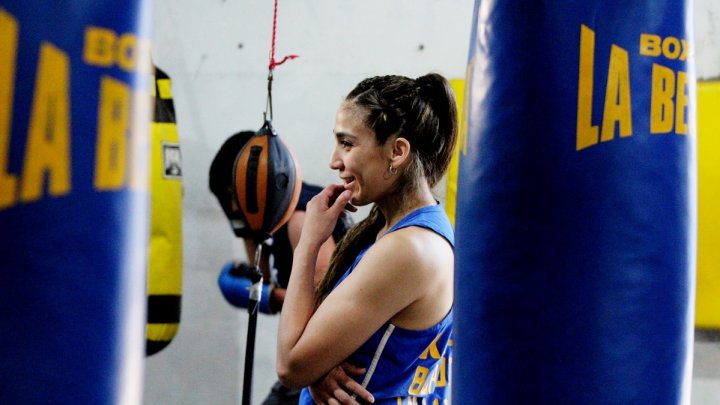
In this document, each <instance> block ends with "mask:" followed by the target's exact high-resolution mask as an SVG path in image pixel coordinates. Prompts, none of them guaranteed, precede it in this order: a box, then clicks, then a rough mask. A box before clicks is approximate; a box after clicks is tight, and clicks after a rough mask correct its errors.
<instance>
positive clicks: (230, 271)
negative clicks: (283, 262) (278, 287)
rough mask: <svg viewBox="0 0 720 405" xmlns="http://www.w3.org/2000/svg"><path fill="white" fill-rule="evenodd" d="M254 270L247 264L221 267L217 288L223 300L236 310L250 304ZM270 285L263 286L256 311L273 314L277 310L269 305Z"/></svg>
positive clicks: (231, 262)
mask: <svg viewBox="0 0 720 405" xmlns="http://www.w3.org/2000/svg"><path fill="white" fill-rule="evenodd" d="M253 272H254V269H253V268H252V267H251V266H250V265H249V264H247V263H239V264H238V263H236V262H233V261H230V262H228V263H226V264H225V266H223V268H222V270H221V271H220V276H219V277H218V286H219V287H220V291H221V292H222V295H223V297H225V300H226V301H227V302H228V303H229V304H230V305H232V306H234V307H237V308H247V307H248V305H249V303H250V287H251V286H252V285H253V282H252V279H251V277H250V276H251V274H252V273H253ZM272 290H273V285H272V284H263V285H262V292H261V295H260V302H259V303H258V309H259V310H260V312H262V313H265V314H274V313H276V312H277V310H276V309H275V308H274V306H273V305H271V304H270V296H271V293H272Z"/></svg>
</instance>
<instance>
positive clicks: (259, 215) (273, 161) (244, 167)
mask: <svg viewBox="0 0 720 405" xmlns="http://www.w3.org/2000/svg"><path fill="white" fill-rule="evenodd" d="M233 185H234V195H235V198H236V199H237V203H238V206H239V208H240V211H241V213H242V216H243V218H242V220H243V221H244V222H245V225H246V227H247V229H248V230H249V234H250V235H251V237H252V239H253V240H255V241H256V242H261V241H263V240H265V239H268V238H270V237H271V236H272V235H273V234H274V233H275V231H277V230H278V229H279V228H280V227H281V226H283V225H284V224H285V223H286V222H287V221H288V220H289V219H290V216H291V215H292V213H293V211H294V210H295V206H296V205H297V203H298V200H299V198H300V189H301V188H302V185H301V177H300V167H299V166H298V164H297V161H296V160H295V156H294V155H293V154H292V152H291V151H290V149H288V147H287V146H286V145H285V143H283V141H282V140H281V139H280V137H279V136H278V135H277V134H276V133H275V130H274V129H273V127H272V125H271V124H270V121H265V124H264V125H263V126H262V128H260V130H258V131H257V133H256V134H255V135H254V136H253V137H252V138H250V140H249V141H248V142H247V143H246V144H245V146H243V148H242V150H241V151H240V153H239V154H238V157H237V158H236V159H235V166H234V170H233Z"/></svg>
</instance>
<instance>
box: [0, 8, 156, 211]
mask: <svg viewBox="0 0 720 405" xmlns="http://www.w3.org/2000/svg"><path fill="white" fill-rule="evenodd" d="M20 28H21V27H20V25H19V24H18V21H17V19H16V18H15V17H14V16H13V15H11V14H10V13H8V12H7V11H6V10H4V9H2V8H0V106H1V108H0V210H3V209H6V208H9V207H12V206H14V205H16V204H18V203H29V202H33V201H37V200H40V199H42V198H44V197H46V196H50V197H61V196H64V195H67V194H69V193H71V192H72V188H73V184H72V170H71V167H72V153H71V152H72V143H71V141H72V136H71V135H72V125H71V124H72V123H71V119H70V117H71V108H72V103H71V100H70V88H71V83H70V77H71V71H72V66H71V64H70V57H69V56H68V54H67V53H66V52H65V51H63V50H62V49H60V48H58V47H57V46H55V45H53V44H52V43H50V42H49V41H42V42H41V44H40V48H39V50H38V62H37V72H36V75H35V84H34V90H33V93H32V97H33V99H32V107H31V111H30V118H29V120H28V122H29V124H28V131H27V138H26V141H25V149H24V150H23V151H22V152H23V160H22V169H21V170H22V171H21V172H20V173H12V172H11V171H10V167H9V166H10V152H11V150H10V149H11V142H10V141H11V134H12V113H13V106H14V94H15V91H16V88H15V84H16V80H15V74H16V70H17V67H16V62H17V53H18V52H17V49H18V37H19V33H20ZM108 32H109V33H112V31H109V30H102V29H99V28H98V27H88V28H87V29H86V43H85V46H86V48H88V47H90V50H88V49H85V51H84V55H83V56H84V60H85V62H86V63H88V64H92V65H95V66H97V67H103V66H104V65H107V64H108V62H107V61H106V59H107V57H106V56H103V55H105V54H104V53H103V52H104V51H102V49H105V48H102V47H101V46H99V45H98V44H99V43H104V44H107V43H108V42H107V38H109V37H111V39H112V41H111V42H110V43H111V44H115V45H114V46H113V47H111V48H110V49H114V50H115V51H114V52H115V53H113V54H112V58H111V60H112V63H114V64H116V65H117V66H118V67H120V68H122V69H124V70H128V71H129V70H132V69H135V68H136V66H137V67H139V66H140V64H138V63H137V52H138V51H137V48H138V41H137V38H136V37H135V36H134V35H132V34H124V35H116V34H114V33H112V35H110V36H108ZM93 38H95V40H93ZM98 38H100V39H98ZM103 38H104V39H103ZM103 58H105V59H103ZM101 62H102V63H101ZM79 80H82V79H79ZM98 92H99V97H98V98H99V102H98V112H97V122H98V124H97V143H96V151H95V155H96V156H95V173H94V186H95V189H96V190H98V191H112V190H118V189H120V188H123V187H126V186H129V187H130V188H132V189H135V190H140V189H145V188H146V187H147V185H146V184H144V183H143V181H144V180H143V179H144V173H145V170H146V165H145V166H143V165H142V164H136V163H142V161H143V158H145V157H144V156H130V155H131V153H130V152H131V151H139V150H140V149H138V145H143V142H145V141H147V139H140V138H141V137H140V135H144V132H143V131H142V130H141V128H135V127H134V126H133V125H131V122H130V118H131V117H132V116H133V114H132V111H135V112H136V113H137V114H136V115H138V116H142V115H143V114H142V113H144V112H147V111H149V97H148V93H147V92H146V91H132V89H131V87H130V86H129V85H127V84H126V83H124V82H123V81H121V80H118V79H114V78H112V77H110V76H108V75H103V76H102V78H101V79H100V85H99V90H98ZM133 109H134V110H133ZM141 121H142V122H141ZM138 123H139V125H145V124H146V123H145V122H144V121H143V120H138ZM147 125H148V126H149V122H147ZM128 157H132V158H134V159H135V160H131V159H128ZM130 161H132V162H134V163H133V165H132V166H131V168H132V170H130V173H128V171H129V170H127V166H128V163H129V162H130Z"/></svg>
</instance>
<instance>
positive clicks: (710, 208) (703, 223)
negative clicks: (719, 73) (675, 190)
mask: <svg viewBox="0 0 720 405" xmlns="http://www.w3.org/2000/svg"><path fill="white" fill-rule="evenodd" d="M697 90H698V100H697V128H698V261H697V266H698V269H697V292H696V308H695V325H696V326H698V327H701V328H714V329H720V249H718V245H720V163H718V159H717V157H718V156H720V115H718V111H720V81H712V82H702V81H700V82H698V86H697Z"/></svg>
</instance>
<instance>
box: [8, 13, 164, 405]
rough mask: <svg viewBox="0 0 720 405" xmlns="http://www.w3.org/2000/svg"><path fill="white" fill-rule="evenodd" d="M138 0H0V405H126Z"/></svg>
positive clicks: (139, 287) (134, 375) (137, 183)
mask: <svg viewBox="0 0 720 405" xmlns="http://www.w3.org/2000/svg"><path fill="white" fill-rule="evenodd" d="M149 5H150V3H149V2H147V1H145V0H126V1H109V0H57V1H51V2H48V1H41V0H23V1H16V0H10V1H7V0H0V258H2V259H1V261H0V403H1V404H93V405H94V404H138V403H140V402H141V393H142V374H143V373H142V362H143V358H144V346H145V345H144V343H145V341H144V327H145V301H146V294H145V291H146V290H145V270H146V265H147V261H146V258H147V253H146V249H147V234H148V222H147V217H148V211H147V205H148V192H147V173H148V166H147V160H148V150H147V149H148V148H147V142H148V141H147V139H148V131H149V125H150V109H149V107H150V106H151V104H150V90H151V87H150V86H151V81H150V78H151V73H152V71H151V64H150V61H149V57H150V54H149V22H150V15H149Z"/></svg>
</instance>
